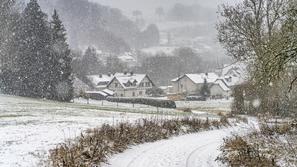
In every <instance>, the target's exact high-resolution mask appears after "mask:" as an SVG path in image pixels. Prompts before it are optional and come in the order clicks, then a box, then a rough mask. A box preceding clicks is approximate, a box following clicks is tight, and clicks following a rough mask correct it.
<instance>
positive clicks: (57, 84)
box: [48, 10, 74, 101]
mask: <svg viewBox="0 0 297 167" xmlns="http://www.w3.org/2000/svg"><path fill="white" fill-rule="evenodd" d="M51 32H52V60H51V71H50V86H49V89H48V91H49V92H48V93H49V95H50V98H53V99H55V100H59V101H70V100H71V99H72V98H73V91H74V90H73V77H72V68H71V63H72V57H71V54H70V49H69V46H68V44H67V42H66V40H67V39H66V29H65V27H64V25H63V24H62V21H61V20H60V18H59V15H58V13H57V11H56V10H54V14H53V16H52V21H51Z"/></svg>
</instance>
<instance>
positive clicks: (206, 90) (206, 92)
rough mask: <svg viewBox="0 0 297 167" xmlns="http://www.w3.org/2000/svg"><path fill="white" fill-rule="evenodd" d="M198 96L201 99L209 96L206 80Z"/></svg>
mask: <svg viewBox="0 0 297 167" xmlns="http://www.w3.org/2000/svg"><path fill="white" fill-rule="evenodd" d="M200 95H201V96H203V97H209V95H210V90H209V87H208V83H207V80H206V79H204V83H203V85H202V87H201V89H200Z"/></svg>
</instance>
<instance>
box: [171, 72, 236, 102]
mask: <svg viewBox="0 0 297 167" xmlns="http://www.w3.org/2000/svg"><path fill="white" fill-rule="evenodd" d="M205 81H206V82H207V84H208V86H209V88H210V95H211V96H220V97H228V96H229V95H230V89H229V87H228V86H227V84H226V83H225V82H224V81H223V80H222V79H221V78H219V76H218V75H217V74H215V73H201V74H185V75H182V76H180V77H178V78H175V79H173V80H172V87H173V88H172V91H173V92H171V93H175V94H186V95H191V94H199V92H200V89H201V87H202V86H203V84H204V82H205Z"/></svg>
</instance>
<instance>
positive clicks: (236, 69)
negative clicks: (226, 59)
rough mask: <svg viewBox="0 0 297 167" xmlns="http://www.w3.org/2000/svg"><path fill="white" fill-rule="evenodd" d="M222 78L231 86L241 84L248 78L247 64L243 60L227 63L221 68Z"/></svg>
mask: <svg viewBox="0 0 297 167" xmlns="http://www.w3.org/2000/svg"><path fill="white" fill-rule="evenodd" d="M221 78H222V79H223V80H224V82H225V83H226V84H227V85H228V86H229V87H232V86H235V85H240V84H242V83H243V82H245V81H246V80H247V78H248V70H247V65H246V64H244V63H241V62H237V63H234V64H231V65H225V66H224V67H223V68H222V69H221Z"/></svg>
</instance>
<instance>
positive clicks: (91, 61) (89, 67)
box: [81, 47, 103, 75]
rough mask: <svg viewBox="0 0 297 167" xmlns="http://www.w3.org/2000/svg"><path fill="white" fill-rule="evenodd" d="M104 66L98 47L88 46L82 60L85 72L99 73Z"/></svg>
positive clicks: (86, 73)
mask: <svg viewBox="0 0 297 167" xmlns="http://www.w3.org/2000/svg"><path fill="white" fill-rule="evenodd" d="M102 67H103V63H102V62H101V61H100V60H98V54H97V51H96V49H95V48H92V47H88V49H87V50H86V52H85V54H84V56H83V58H82V60H81V68H82V71H83V74H85V75H89V74H97V73H98V72H100V71H101V70H102Z"/></svg>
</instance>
